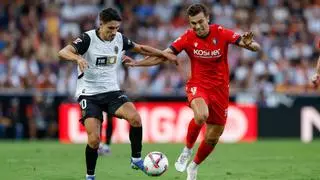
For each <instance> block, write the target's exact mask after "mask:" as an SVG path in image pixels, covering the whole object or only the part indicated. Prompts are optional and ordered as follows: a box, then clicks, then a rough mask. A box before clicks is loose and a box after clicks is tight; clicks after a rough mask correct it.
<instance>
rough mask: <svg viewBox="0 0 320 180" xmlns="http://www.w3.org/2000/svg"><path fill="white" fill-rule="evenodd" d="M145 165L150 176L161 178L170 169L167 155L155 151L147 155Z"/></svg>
mask: <svg viewBox="0 0 320 180" xmlns="http://www.w3.org/2000/svg"><path fill="white" fill-rule="evenodd" d="M143 165H144V168H145V170H146V173H147V174H148V175H149V176H161V175H162V174H163V173H164V172H166V170H167V169H168V166H169V162H168V158H167V156H166V155H164V154H163V153H161V152H157V151H154V152H150V153H149V154H148V155H146V157H145V158H144V163H143Z"/></svg>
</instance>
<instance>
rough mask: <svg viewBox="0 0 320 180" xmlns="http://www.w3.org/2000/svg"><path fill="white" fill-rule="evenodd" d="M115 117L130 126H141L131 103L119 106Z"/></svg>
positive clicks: (137, 114) (138, 116)
mask: <svg viewBox="0 0 320 180" xmlns="http://www.w3.org/2000/svg"><path fill="white" fill-rule="evenodd" d="M115 115H116V116H117V117H119V118H123V119H126V120H128V121H129V123H130V124H131V125H132V126H141V118H140V115H139V113H138V111H137V109H136V107H135V106H134V104H133V103H132V102H126V103H124V104H123V105H122V106H120V107H119V108H118V109H117V111H116V112H115Z"/></svg>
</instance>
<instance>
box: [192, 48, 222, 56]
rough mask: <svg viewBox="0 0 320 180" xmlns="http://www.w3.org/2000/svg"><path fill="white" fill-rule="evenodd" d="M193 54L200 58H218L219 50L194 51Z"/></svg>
mask: <svg viewBox="0 0 320 180" xmlns="http://www.w3.org/2000/svg"><path fill="white" fill-rule="evenodd" d="M193 54H194V55H196V56H201V57H219V56H221V54H220V49H216V50H213V51H209V50H202V49H194V50H193Z"/></svg>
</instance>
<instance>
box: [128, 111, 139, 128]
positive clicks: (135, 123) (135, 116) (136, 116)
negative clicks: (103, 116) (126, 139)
mask: <svg viewBox="0 0 320 180" xmlns="http://www.w3.org/2000/svg"><path fill="white" fill-rule="evenodd" d="M128 121H129V122H130V125H131V126H133V127H141V117H140V115H139V114H138V113H134V114H132V115H131V116H130V117H129V119H128Z"/></svg>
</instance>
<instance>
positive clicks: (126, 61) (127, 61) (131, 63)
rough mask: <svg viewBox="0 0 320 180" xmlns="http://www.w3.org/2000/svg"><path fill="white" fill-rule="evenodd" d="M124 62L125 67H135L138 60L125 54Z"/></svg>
mask: <svg viewBox="0 0 320 180" xmlns="http://www.w3.org/2000/svg"><path fill="white" fill-rule="evenodd" d="M122 64H124V66H125V67H133V66H135V65H136V61H135V60H133V59H132V58H131V57H129V56H126V55H123V56H122Z"/></svg>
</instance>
